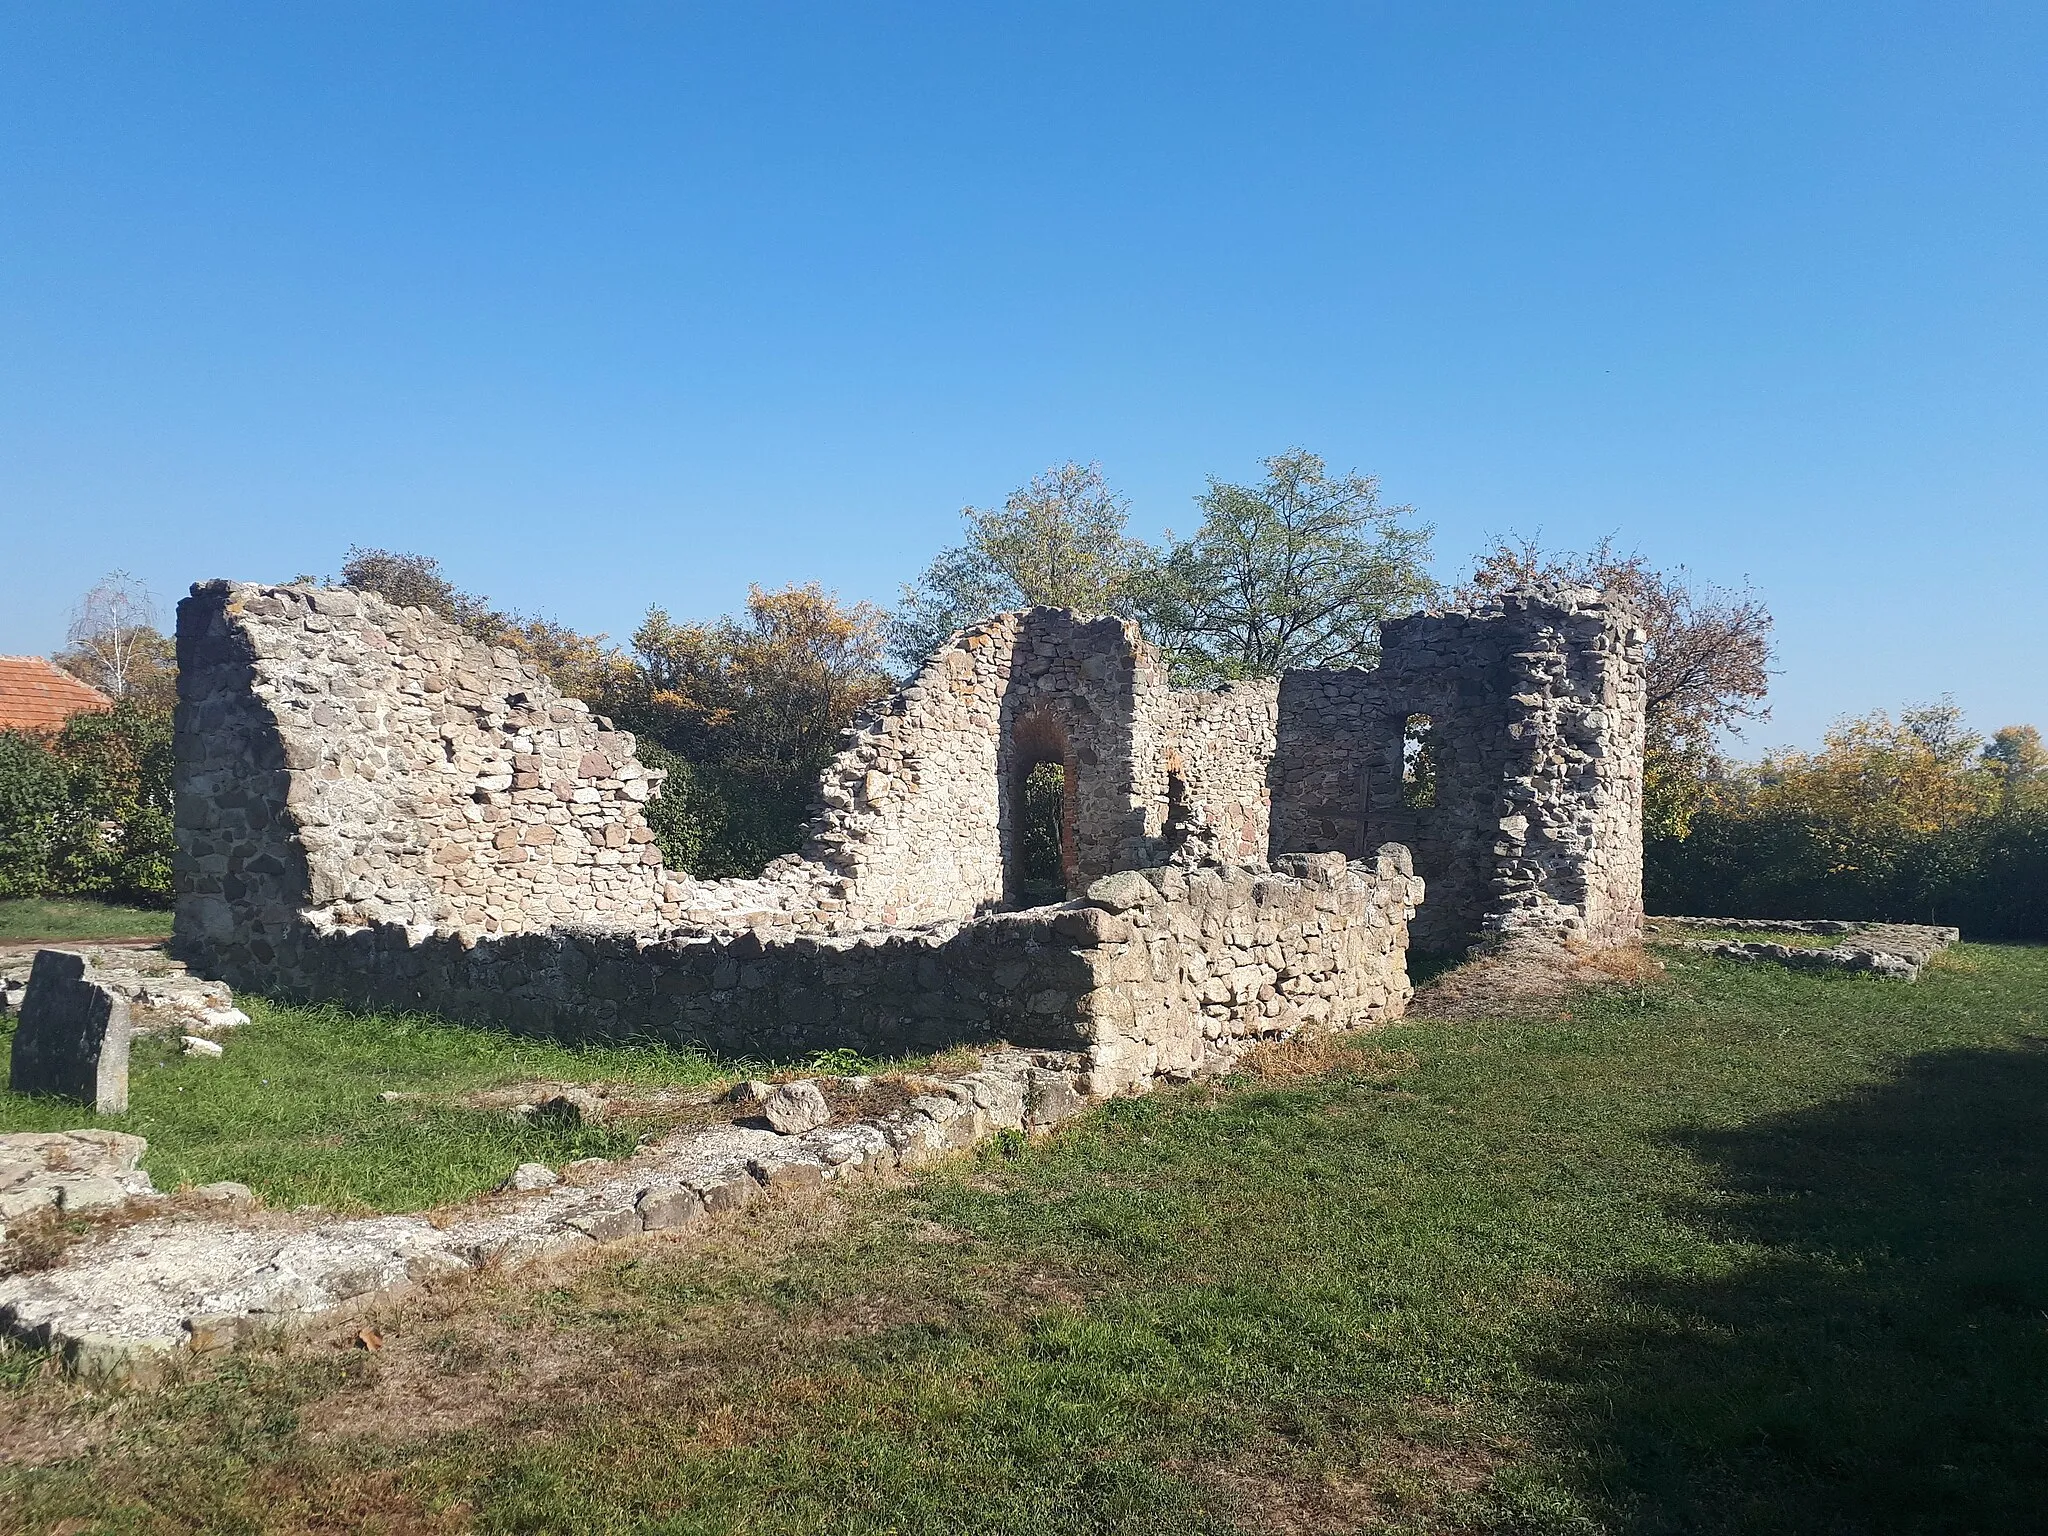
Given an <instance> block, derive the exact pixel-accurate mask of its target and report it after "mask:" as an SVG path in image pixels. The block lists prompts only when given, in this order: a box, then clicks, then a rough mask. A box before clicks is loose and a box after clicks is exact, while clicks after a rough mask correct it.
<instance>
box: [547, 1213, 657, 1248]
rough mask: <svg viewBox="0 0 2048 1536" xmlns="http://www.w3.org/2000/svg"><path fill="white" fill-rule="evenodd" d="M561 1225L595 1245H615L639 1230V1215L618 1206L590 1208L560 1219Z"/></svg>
mask: <svg viewBox="0 0 2048 1536" xmlns="http://www.w3.org/2000/svg"><path fill="white" fill-rule="evenodd" d="M562 1225H563V1226H565V1227H569V1228H572V1229H573V1230H575V1231H578V1232H581V1233H582V1234H583V1235H584V1236H585V1237H587V1238H589V1239H590V1240H591V1241H592V1242H595V1243H616V1242H618V1241H619V1240H620V1239H621V1238H627V1237H632V1236H633V1235H634V1234H635V1233H637V1232H639V1230H640V1213H639V1212H638V1211H637V1210H628V1209H625V1208H622V1207H619V1206H609V1205H599V1206H590V1207H587V1208H586V1209H584V1210H580V1211H577V1212H575V1213H574V1214H573V1215H570V1216H565V1217H563V1218H562Z"/></svg>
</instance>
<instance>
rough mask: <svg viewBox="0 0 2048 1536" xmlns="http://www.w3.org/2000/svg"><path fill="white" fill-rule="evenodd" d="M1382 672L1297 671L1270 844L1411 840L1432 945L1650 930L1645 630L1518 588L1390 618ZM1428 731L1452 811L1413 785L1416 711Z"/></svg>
mask: <svg viewBox="0 0 2048 1536" xmlns="http://www.w3.org/2000/svg"><path fill="white" fill-rule="evenodd" d="M1381 643H1382V649H1383V660H1382V661H1381V664H1380V666H1379V667H1377V668H1375V669H1373V670H1370V671H1362V670H1345V671H1320V672H1309V671H1303V672H1290V673H1288V674H1287V675H1286V677H1285V678H1283V679H1282V681H1281V686H1280V721H1279V731H1278V745H1277V750H1276V752H1275V756H1274V761H1273V770H1272V771H1273V780H1274V785H1275V789H1274V806H1273V847H1274V848H1275V849H1276V850H1283V851H1284V850H1294V849H1335V850H1337V851H1340V852H1346V853H1350V854H1353V855H1354V856H1355V855H1357V854H1359V853H1362V852H1363V851H1364V850H1365V849H1367V848H1369V847H1372V846H1375V845H1376V844H1378V843H1381V842H1388V841H1392V842H1400V843H1403V844H1406V845H1407V846H1408V847H1409V848H1411V849H1412V850H1413V851H1414V857H1415V864H1416V868H1417V869H1418V870H1419V871H1420V872H1421V874H1422V875H1423V877H1424V878H1425V879H1426V880H1428V882H1429V889H1430V899H1429V905H1428V906H1427V907H1426V908H1425V909H1424V911H1423V913H1422V914H1421V916H1420V917H1419V919H1418V921H1417V924H1416V932H1415V942H1416V943H1417V945H1419V946H1422V947H1426V948H1431V949H1445V950H1449V949H1460V948H1463V947H1465V946H1466V945H1468V944H1470V943H1472V942H1473V941H1474V940H1477V939H1481V938H1484V937H1487V936H1489V935H1498V934H1542V935H1546V936H1550V937H1557V936H1576V937H1578V938H1581V939H1584V940H1587V941H1589V942H1593V943H1598V944H1614V943H1623V942H1627V941H1629V940H1632V939H1634V938H1636V937H1638V936H1639V935H1640V933H1641V929H1642V916H1643V900H1642V812H1643V802H1642V785H1643V709H1644V697H1645V687H1644V672H1643V653H1644V645H1645V636H1644V633H1643V630H1642V627H1641V624H1640V622H1639V621H1638V620H1637V618H1636V616H1635V615H1634V614H1633V613H1632V612H1631V611H1630V610H1629V609H1628V608H1627V607H1626V605H1624V604H1621V603H1619V602H1616V601H1612V600H1609V599H1607V598H1604V597H1603V596H1602V595H1601V594H1600V593H1598V592H1596V591H1593V590H1591V589H1584V588H1553V589H1542V590H1523V591H1516V592H1509V593H1506V594H1503V595H1502V596H1500V597H1498V598H1496V599H1494V600H1493V601H1491V602H1488V603H1485V604H1483V605H1481V606H1479V607H1477V608H1474V609H1472V610H1471V611H1468V612H1458V611H1453V612H1447V613H1433V614H1424V615H1418V616H1416V617H1414V618H1409V619H1400V620H1396V621H1393V622H1390V623H1388V624H1387V625H1385V626H1384V627H1383V629H1382V632H1381ZM1416 715H1423V716H1427V717H1428V719H1429V721H1430V723H1431V739H1432V741H1433V749H1434V757H1435V766H1436V775H1437V777H1436V785H1435V803H1434V804H1433V805H1430V806H1416V805H1413V804H1410V803H1409V801H1408V798H1407V796H1406V794H1405V793H1404V762H1403V757H1404V734H1405V727H1406V726H1407V724H1408V722H1409V720H1410V718H1411V717H1412V716H1416Z"/></svg>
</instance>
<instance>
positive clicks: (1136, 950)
mask: <svg viewBox="0 0 2048 1536" xmlns="http://www.w3.org/2000/svg"><path fill="white" fill-rule="evenodd" d="M1421 895H1422V887H1421V882H1419V881H1417V880H1415V879H1413V878H1412V876H1411V874H1410V869H1409V865H1408V862H1407V857H1406V853H1405V850H1401V849H1398V848H1395V849H1387V850H1384V851H1383V852H1382V854H1381V855H1380V857H1378V858H1377V859H1375V860H1374V861H1372V862H1371V863H1353V862H1350V861H1347V860H1345V859H1344V858H1342V857H1341V856H1339V855H1335V854H1325V855H1321V856H1303V857H1301V858H1298V859H1292V860H1287V861H1284V862H1283V867H1282V869H1280V870H1278V871H1262V870H1251V869H1246V868H1242V867H1225V868H1206V869H1195V870H1181V869H1177V868H1170V867H1169V868H1160V869H1153V870H1146V871H1143V872H1124V873H1121V874H1117V875H1114V876H1110V877H1107V878H1106V879H1104V880H1101V881H1098V882H1096V883H1095V884H1094V885H1093V886H1091V887H1090V889H1089V891H1088V893H1087V894H1086V895H1085V896H1084V897H1082V898H1080V899H1078V900H1076V901H1073V902H1069V903H1065V904H1062V905H1060V906H1055V907H1037V908H1033V909H1030V910H1028V911H1024V912H1008V913H997V914H992V915H990V916H986V917H981V918H976V919H973V920H971V921H969V922H966V923H961V924H957V925H954V924H948V925H942V926H939V927H935V928H925V929H909V930H894V931H877V932H873V933H869V934H863V935H858V936H851V935H832V934H819V933H792V932H786V931H778V930H774V929H761V930H748V931H742V932H737V933H722V934H712V935H690V934H681V935H676V936H673V937H667V938H648V937H645V936H640V935H635V934H631V933H625V932H603V931H600V930H594V929H586V928H562V929H556V930H552V931H549V932H536V933H523V934H507V935H502V936H500V935H491V936H488V937H485V938H482V939H478V940H475V941H468V940H465V939H464V938H461V937H458V936H454V935H434V934H422V933H419V932H417V931H413V930H408V929H405V928H402V927H398V926H396V925H392V924H380V925H377V926H374V927H367V928H357V929H353V930H345V931H344V930H331V931H326V932H320V931H316V930H314V929H312V928H311V927H310V926H309V927H306V928H304V929H302V930H301V933H300V935H299V938H298V941H297V942H296V943H294V944H293V945H292V946H291V947H290V948H289V949H288V950H286V951H284V952H281V953H280V955H279V957H278V961H277V963H276V964H274V965H273V966H272V967H271V969H270V975H269V982H270V990H272V991H274V992H278V993H281V994H283V995H286V996H294V997H308V998H327V999H334V1000H338V1001H344V1002H348V1003H351V1004H354V1005H357V1006H366V1007H376V1008H388V1009H395V1010H409V1009H431V1010H432V1011H434V1012H436V1013H439V1014H442V1015H444V1016H446V1017H449V1018H454V1019H458V1020H463V1021H467V1022H474V1023H485V1024H493V1025H497V1026H499V1027H501V1028H510V1029H513V1030H515V1031H518V1032H521V1033H530V1034H540V1035H552V1036H555V1037H558V1038H563V1039H571V1040H628V1039H654V1040H661V1041H665V1042H668V1043H672V1044H677V1045H694V1046H701V1047H704V1048H706V1049H711V1050H716V1051H720V1052H724V1053H727V1054H736V1055H738V1054H750V1055H757V1056H768V1057H771V1058H788V1057H794V1056H800V1055H802V1054H804V1053H807V1052H811V1051H819V1050H830V1049H837V1048H842V1047H845V1048H851V1049H855V1050H859V1051H863V1052H867V1053H873V1054H885V1055H886V1054H894V1053H899V1052H908V1051H925V1050H934V1049H938V1048H941V1047H945V1046H950V1045H955V1044H962V1043H982V1042H995V1041H1002V1042H1006V1043H1008V1044H1010V1045H1012V1046H1018V1047H1023V1048H1027V1049H1041V1050H1061V1051H1077V1052H1080V1053H1082V1054H1083V1056H1084V1059H1085V1061H1086V1063H1087V1067H1086V1071H1085V1073H1084V1075H1083V1077H1082V1079H1081V1081H1080V1083H1079V1084H1078V1087H1079V1091H1081V1092H1083V1093H1085V1094H1090V1095H1106V1094H1111V1093H1116V1092H1120V1091H1123V1090H1125V1089H1128V1088H1133V1087H1142V1086H1143V1085H1145V1084H1146V1083H1148V1082H1150V1081H1151V1080H1152V1079H1153V1078H1155V1077H1161V1076H1165V1077H1185V1076H1190V1075H1193V1074H1195V1073H1197V1072H1199V1071H1202V1070H1204V1069H1205V1068H1207V1067H1209V1066H1213V1065H1214V1064H1216V1063H1217V1062H1218V1061H1221V1060H1225V1059H1228V1058H1229V1057H1231V1056H1232V1055H1234V1053H1235V1052H1236V1051H1237V1050H1239V1049H1241V1048H1242V1047H1243V1045H1244V1044H1246V1043H1248V1042H1249V1041H1251V1040H1253V1039H1256V1038H1257V1037H1259V1036H1262V1035H1271V1034H1280V1033H1287V1032H1291V1031H1293V1030H1295V1029H1298V1028H1300V1027H1302V1026H1303V1025H1305V1024H1314V1025H1318V1026H1322V1027H1328V1028H1349V1027H1352V1026H1355V1025H1359V1024H1364V1023H1367V1022H1371V1021H1375V1020H1380V1019H1387V1018H1395V1017H1399V1015H1400V1013H1401V1011H1402V1010H1403V1008H1404V1007H1405V1006H1406V1004H1407V1000H1408V997H1409V995H1410V989H1409V985H1408V981H1407V967H1406V951H1407V920H1408V918H1409V917H1410V916H1412V914H1413V912H1414V905H1415V903H1416V902H1417V901H1419V900H1420V899H1421Z"/></svg>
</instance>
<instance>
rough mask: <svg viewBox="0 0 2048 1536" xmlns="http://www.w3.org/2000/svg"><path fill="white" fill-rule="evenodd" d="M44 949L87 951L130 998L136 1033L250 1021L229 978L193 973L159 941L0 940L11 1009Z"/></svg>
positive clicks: (106, 979) (94, 965)
mask: <svg viewBox="0 0 2048 1536" xmlns="http://www.w3.org/2000/svg"><path fill="white" fill-rule="evenodd" d="M43 950H61V951H62V952H64V953H66V954H74V955H79V956H82V957H83V958H84V960H85V962H86V965H87V968H88V972H89V974H90V975H91V976H92V979H93V980H94V981H96V982H98V983H99V984H100V985H101V986H104V987H107V988H109V989H110V990H112V991H113V992H115V993H116V994H118V995H119V996H120V997H121V998H122V999H123V1000H124V1001H126V1002H127V1004H128V1017H129V1027H130V1029H131V1030H132V1032H133V1033H135V1034H138V1035H151V1034H180V1035H217V1034H221V1033H223V1032H225V1031H227V1030H232V1029H239V1028H240V1027H241V1026H242V1025H244V1024H246V1023H248V1022H249V1015H248V1014H246V1013H244V1012H243V1011H242V1010H241V1009H239V1008H237V1007H236V1006H235V995H234V992H233V990H232V989H231V988H230V987H229V986H228V984H227V983H226V982H224V981H213V980H209V979H207V978H204V977H199V976H194V975H192V974H191V972H190V971H189V970H188V969H187V968H186V967H185V965H184V964H183V963H181V962H180V961H176V960H171V959H168V958H167V957H166V956H165V955H164V952H163V950H162V948H161V947H160V946H157V945H132V944H118V945H116V944H92V943H80V944H39V945H35V946H33V947H28V946H0V1006H4V1007H5V1008H6V1010H7V1011H8V1012H14V1011H16V1010H18V1009H19V1008H20V1007H21V1004H22V1001H23V999H24V998H25V997H26V996H27V994H28V983H29V976H30V974H31V972H32V971H33V969H34V964H35V956H36V955H37V954H38V953H40V952H41V951H43Z"/></svg>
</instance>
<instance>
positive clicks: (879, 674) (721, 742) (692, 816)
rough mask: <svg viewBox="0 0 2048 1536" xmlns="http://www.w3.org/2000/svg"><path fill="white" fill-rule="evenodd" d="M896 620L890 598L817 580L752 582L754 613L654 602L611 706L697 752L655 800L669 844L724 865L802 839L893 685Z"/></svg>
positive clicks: (674, 749)
mask: <svg viewBox="0 0 2048 1536" xmlns="http://www.w3.org/2000/svg"><path fill="white" fill-rule="evenodd" d="M883 626H884V615H883V614H882V613H881V612H880V610H878V609H876V608H874V607H873V606H871V605H869V604H867V603H856V604H854V605H852V606H850V607H849V606H846V605H844V604H842V603H840V602H839V600H838V598H837V597H836V596H835V595H834V594H832V593H829V592H827V591H825V590H824V589H823V588H822V587H819V586H817V585H816V584H815V583H814V584H811V585H808V586H801V587H796V586H792V587H789V588H786V589H785V590H783V591H780V592H764V591H762V590H761V589H760V588H759V587H755V588H753V589H752V590H751V591H750V593H749V595H748V598H747V614H746V617H745V619H743V620H742V619H735V618H730V617H728V618H724V619H720V620H719V621H717V622H716V623H712V624H679V623H677V622H676V621H675V620H674V619H672V618H670V616H669V615H668V614H667V613H666V612H664V611H663V610H662V609H660V608H652V609H650V610H649V611H648V614H647V619H646V621H645V622H644V623H643V624H642V625H641V626H640V628H639V629H638V630H637V631H636V632H635V633H634V636H633V650H634V655H635V658H636V661H635V665H634V666H633V668H632V670H631V672H630V673H629V674H621V675H620V677H619V681H618V685H617V687H616V688H615V689H614V690H613V691H612V692H611V693H610V694H608V695H606V696H605V698H604V700H603V703H602V707H603V708H605V709H606V710H607V711H608V712H609V713H611V714H613V715H614V716H616V717H617V718H619V720H620V721H621V723H623V724H625V725H627V726H629V727H630V728H631V729H632V730H634V731H636V732H638V733H640V735H641V736H642V737H643V739H645V740H648V741H651V742H652V743H654V744H655V745H656V746H657V747H658V748H660V749H662V751H663V752H666V753H672V754H675V756H676V757H678V758H680V759H682V760H684V761H686V762H687V764H688V772H687V773H686V774H684V775H681V776H675V777H672V778H671V780H670V782H669V784H668V785H667V786H665V787H664V788H663V790H662V799H663V801H665V802H667V804H665V805H664V806H662V807H661V808H660V809H659V810H658V811H651V812H650V820H651V821H652V822H653V823H654V825H655V827H656V830H657V833H658V834H659V833H662V832H663V829H666V832H667V835H666V836H664V838H663V844H662V846H663V849H664V852H666V853H669V854H670V856H671V857H674V858H676V860H677V862H678V863H679V864H681V865H682V867H684V868H687V869H688V870H689V871H690V873H692V874H694V875H698V876H703V877H717V876H724V875H751V874H758V873H759V872H760V869H761V866H762V865H763V864H765V863H766V862H767V861H768V860H769V859H771V858H773V857H775V856H776V855H777V854H782V853H793V852H795V851H796V849H797V847H798V845H799V844H800V842H801V832H802V827H803V823H804V819H805V816H806V813H807V812H808V811H809V809H810V806H811V800H812V797H813V796H814V795H815V793H816V791H817V781H818V775H819V774H820V773H821V772H822V771H823V769H824V767H825V765H826V764H827V763H829V762H830V761H831V760H832V758H833V756H834V755H835V754H836V753H837V752H838V750H839V745H840V733H841V732H842V731H843V730H845V728H846V726H847V725H848V723H849V722H851V721H852V719H853V718H854V716H855V715H856V714H858V713H859V712H860V711H861V710H862V709H864V708H866V707H867V706H868V705H870V704H872V703H874V702H875V701H876V700H878V699H880V698H882V697H883V696H884V695H886V694H887V693H888V691H889V688H890V680H889V677H888V675H887V672H886V671H885V669H884V663H883V653H884V628H883ZM649 760H650V761H653V762H656V763H657V765H662V759H661V757H659V756H658V755H650V758H649ZM668 766H671V767H672V766H673V764H669V765H668Z"/></svg>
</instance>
